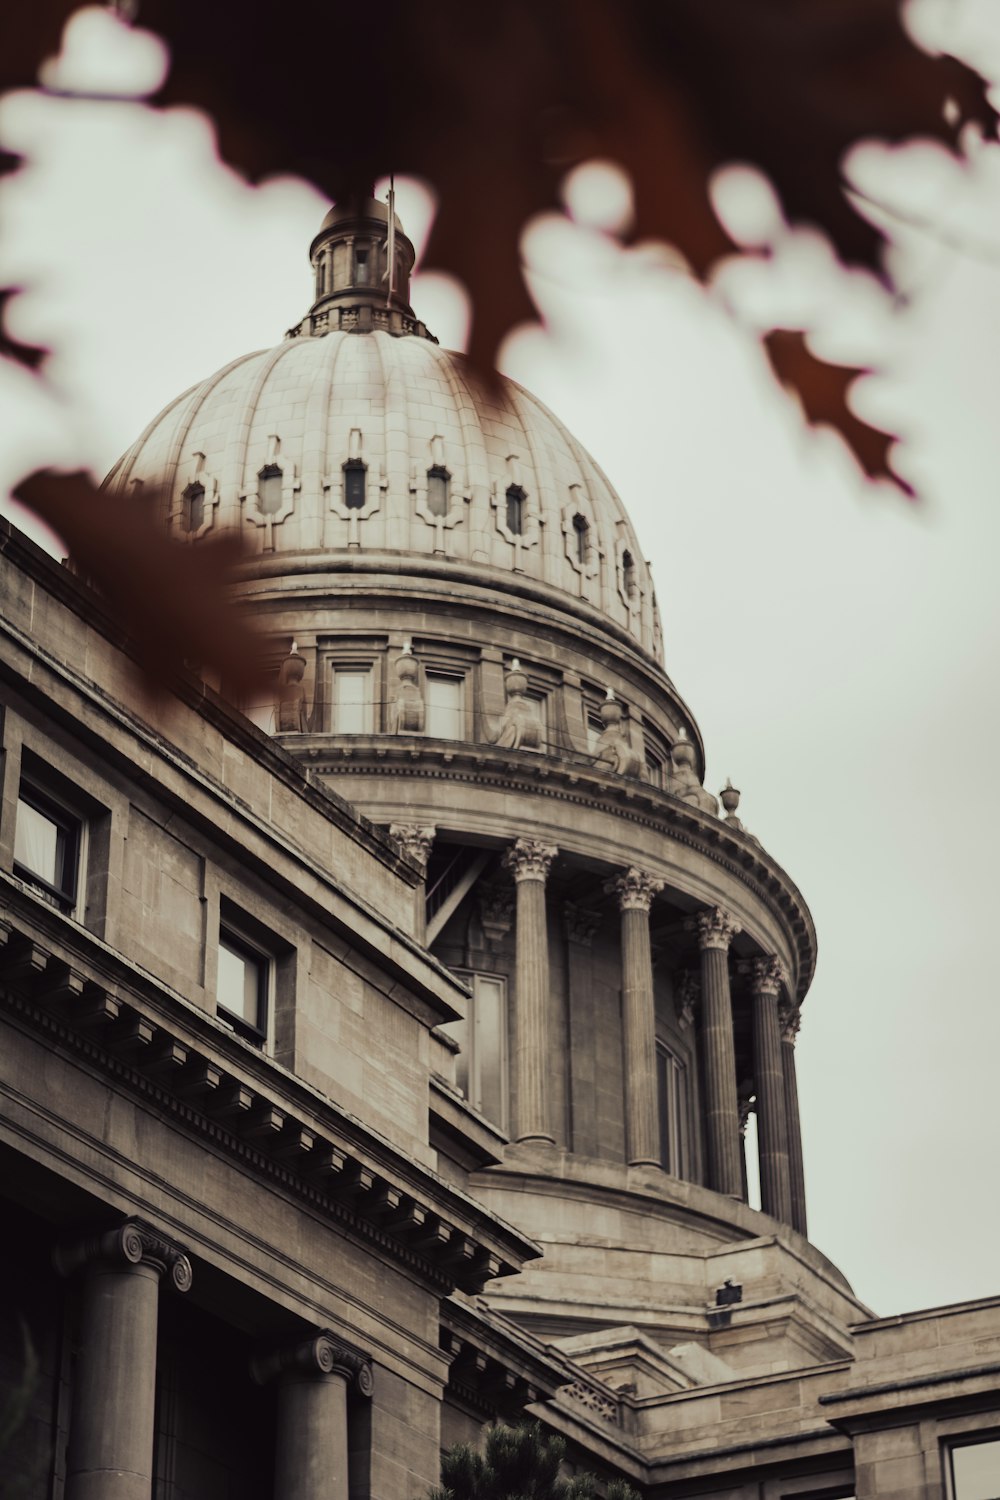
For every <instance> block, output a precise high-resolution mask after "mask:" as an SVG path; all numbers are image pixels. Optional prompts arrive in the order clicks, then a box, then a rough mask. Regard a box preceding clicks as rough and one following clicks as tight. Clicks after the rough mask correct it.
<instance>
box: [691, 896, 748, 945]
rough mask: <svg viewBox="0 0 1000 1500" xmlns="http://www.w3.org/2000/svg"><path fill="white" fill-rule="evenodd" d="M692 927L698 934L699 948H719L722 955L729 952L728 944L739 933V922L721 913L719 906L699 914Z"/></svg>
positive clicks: (725, 913) (726, 913)
mask: <svg viewBox="0 0 1000 1500" xmlns="http://www.w3.org/2000/svg"><path fill="white" fill-rule="evenodd" d="M694 926H695V930H696V931H697V933H698V946H699V948H702V949H705V948H720V949H721V950H722V952H723V953H727V952H728V951H729V944H730V943H731V942H732V940H733V938H734V937H735V936H736V934H737V933H738V932H740V931H741V928H740V924H739V922H737V921H736V919H735V918H734V917H731V916H730V915H729V913H728V912H726V911H723V910H722V907H721V906H713V907H711V908H710V910H709V911H702V912H699V913H698V915H697V916H696V917H695V919H694Z"/></svg>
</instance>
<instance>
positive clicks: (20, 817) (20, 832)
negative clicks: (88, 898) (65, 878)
mask: <svg viewBox="0 0 1000 1500" xmlns="http://www.w3.org/2000/svg"><path fill="white" fill-rule="evenodd" d="M65 843H66V840H65V835H64V834H63V832H62V829H61V828H60V827H59V825H58V824H57V823H54V822H53V821H52V819H51V818H47V817H46V816H45V814H44V813H40V812H39V811H38V809H37V807H32V806H31V805H30V803H28V802H24V801H22V800H21V799H18V804H17V823H16V824H15V827H14V859H15V862H16V863H17V864H19V865H24V867H25V869H26V870H30V871H31V873H32V874H33V875H40V876H41V878H42V879H43V880H47V881H48V882H49V884H50V885H60V886H61V885H62V879H61V877H62V873H63V867H64V862H65Z"/></svg>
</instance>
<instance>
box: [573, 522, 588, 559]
mask: <svg viewBox="0 0 1000 1500" xmlns="http://www.w3.org/2000/svg"><path fill="white" fill-rule="evenodd" d="M573 530H574V531H575V532H576V560H577V562H578V563H585V562H586V561H587V531H588V526H587V521H586V518H585V517H584V516H574V517H573Z"/></svg>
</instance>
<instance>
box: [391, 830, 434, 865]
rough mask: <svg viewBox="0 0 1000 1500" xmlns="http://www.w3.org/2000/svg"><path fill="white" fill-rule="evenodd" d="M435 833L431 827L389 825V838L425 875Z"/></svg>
mask: <svg viewBox="0 0 1000 1500" xmlns="http://www.w3.org/2000/svg"><path fill="white" fill-rule="evenodd" d="M436 833H437V829H436V828H435V827H434V826H433V825H429V826H428V827H421V825H420V824H419V823H390V824H389V834H390V836H391V837H392V838H394V839H395V840H396V842H397V844H401V845H402V847H403V853H404V854H408V855H409V857H410V858H411V859H412V860H413V862H414V864H418V865H419V866H420V868H421V869H422V870H423V871H424V872H425V874H426V871H427V861H428V860H429V859H430V857H431V849H432V848H433V847H434V835H435V834H436Z"/></svg>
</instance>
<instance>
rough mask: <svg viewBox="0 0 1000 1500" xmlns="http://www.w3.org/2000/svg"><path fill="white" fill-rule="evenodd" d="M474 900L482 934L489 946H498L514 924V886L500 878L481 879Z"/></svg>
mask: <svg viewBox="0 0 1000 1500" xmlns="http://www.w3.org/2000/svg"><path fill="white" fill-rule="evenodd" d="M476 902H477V905H478V908H479V925H480V926H481V927H482V929H483V936H484V937H485V939H486V941H487V942H488V943H489V945H490V947H491V948H494V949H495V948H498V947H499V946H500V944H501V943H502V942H503V940H504V938H505V937H506V936H507V934H508V933H509V932H510V929H511V928H512V927H513V925H514V887H513V886H512V885H509V884H508V883H507V882H506V881H502V880H481V881H480V882H479V884H478V885H477V886H476Z"/></svg>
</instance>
